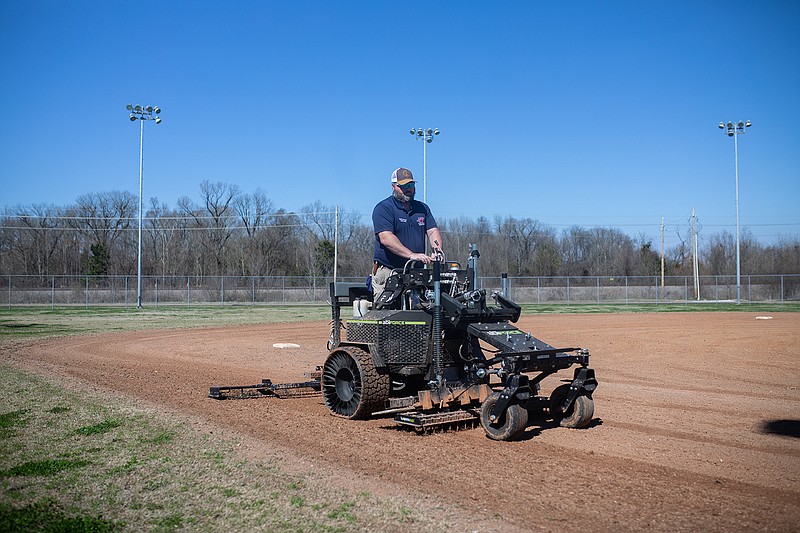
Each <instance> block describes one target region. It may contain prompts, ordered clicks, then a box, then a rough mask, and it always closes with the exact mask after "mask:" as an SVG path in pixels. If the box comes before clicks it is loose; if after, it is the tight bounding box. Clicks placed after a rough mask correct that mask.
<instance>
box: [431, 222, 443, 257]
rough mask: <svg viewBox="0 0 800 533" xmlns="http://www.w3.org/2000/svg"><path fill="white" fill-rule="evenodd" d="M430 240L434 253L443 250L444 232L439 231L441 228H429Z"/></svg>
mask: <svg viewBox="0 0 800 533" xmlns="http://www.w3.org/2000/svg"><path fill="white" fill-rule="evenodd" d="M428 242H430V243H431V248H433V253H434V255H435V254H437V253H438V252H441V251H442V234H441V233H439V228H431V229H429V230H428Z"/></svg>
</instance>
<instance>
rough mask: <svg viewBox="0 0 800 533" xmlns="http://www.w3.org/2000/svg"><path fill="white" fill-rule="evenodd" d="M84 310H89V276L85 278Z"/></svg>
mask: <svg viewBox="0 0 800 533" xmlns="http://www.w3.org/2000/svg"><path fill="white" fill-rule="evenodd" d="M85 307H86V309H89V276H86V302H85Z"/></svg>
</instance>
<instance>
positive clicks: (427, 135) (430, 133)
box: [410, 128, 439, 204]
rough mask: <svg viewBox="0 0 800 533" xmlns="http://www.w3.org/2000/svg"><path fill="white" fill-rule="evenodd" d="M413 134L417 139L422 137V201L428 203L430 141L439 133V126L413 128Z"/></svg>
mask: <svg viewBox="0 0 800 533" xmlns="http://www.w3.org/2000/svg"><path fill="white" fill-rule="evenodd" d="M410 133H411V135H414V136H415V137H416V138H417V139H422V141H423V142H422V201H423V202H425V203H426V204H427V203H428V149H427V146H428V143H431V142H433V138H434V137H435V136H436V135H439V128H428V129H427V130H426V129H422V128H417V129H414V128H411V132H410Z"/></svg>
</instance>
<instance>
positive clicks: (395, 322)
mask: <svg viewBox="0 0 800 533" xmlns="http://www.w3.org/2000/svg"><path fill="white" fill-rule="evenodd" d="M347 322H348V323H355V324H392V325H399V326H426V325H428V324H427V322H414V321H411V320H362V319H357V318H354V319H352V320H348V321H347Z"/></svg>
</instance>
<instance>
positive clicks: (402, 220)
mask: <svg viewBox="0 0 800 533" xmlns="http://www.w3.org/2000/svg"><path fill="white" fill-rule="evenodd" d="M397 220H399V221H400V222H408V219H407V218H399V217H398V219H397Z"/></svg>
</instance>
